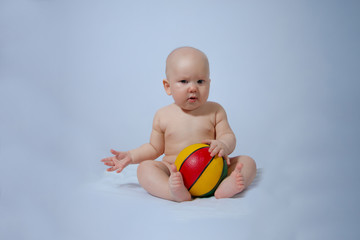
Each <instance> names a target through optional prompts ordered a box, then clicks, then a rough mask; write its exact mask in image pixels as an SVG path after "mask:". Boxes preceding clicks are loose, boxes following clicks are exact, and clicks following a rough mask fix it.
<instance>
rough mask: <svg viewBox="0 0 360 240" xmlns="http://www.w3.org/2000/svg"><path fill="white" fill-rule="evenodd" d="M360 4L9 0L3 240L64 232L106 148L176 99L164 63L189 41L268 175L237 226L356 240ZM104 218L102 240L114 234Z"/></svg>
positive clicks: (125, 139)
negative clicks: (78, 191)
mask: <svg viewBox="0 0 360 240" xmlns="http://www.w3.org/2000/svg"><path fill="white" fill-rule="evenodd" d="M359 11H360V4H359V2H358V1H229V0H227V1H158V0H155V1H115V0H113V1H111V0H105V1H95V0H93V1H81V0H73V1H71V0H65V1H60V0H58V1H56V0H53V1H51V0H48V1H46V0H32V1H31V0H27V1H25V0H22V1H10V0H9V1H6V0H3V1H1V2H0V123H1V125H0V136H1V139H0V140H1V142H0V161H1V162H0V238H1V239H16V238H18V239H21V238H22V237H24V236H26V237H27V239H42V238H47V239H49V238H51V239H54V236H52V235H53V234H55V233H60V232H61V233H62V234H64V230H63V229H62V226H64V224H65V223H64V222H67V221H71V219H72V218H73V217H74V216H73V215H72V214H71V211H69V212H67V214H61V212H62V211H64V209H62V208H61V206H62V207H63V208H65V207H64V206H66V207H69V208H71V200H68V201H69V203H68V204H65V205H64V204H61V203H62V202H64V201H66V200H67V196H68V191H69V189H75V188H76V186H80V184H84V183H91V182H93V181H96V180H97V179H99V177H100V176H101V175H102V174H103V171H104V167H103V166H102V165H101V163H100V162H99V160H100V159H101V158H102V157H105V156H108V155H109V153H108V151H109V149H110V148H115V149H118V150H128V149H132V148H134V147H137V146H139V145H140V144H142V143H144V142H146V141H147V140H148V138H149V134H150V130H151V124H152V118H153V114H154V113H155V111H156V110H157V109H159V108H160V107H162V106H164V105H167V104H170V103H171V102H172V99H171V97H169V96H167V95H166V94H165V92H164V90H163V87H162V79H163V78H164V69H165V59H166V57H167V55H168V53H169V52H170V51H171V50H173V49H174V48H176V47H179V46H184V45H186V46H187V45H190V46H194V47H197V48H199V49H200V50H202V51H204V52H205V53H206V54H207V55H208V58H209V60H210V67H211V79H212V83H211V93H210V98H209V99H210V100H212V101H217V102H219V103H220V104H222V105H223V107H224V108H225V109H226V111H227V113H228V118H229V121H230V124H231V126H232V128H233V130H234V132H235V134H236V135H237V140H238V142H237V149H236V151H235V153H234V154H248V155H250V156H252V157H254V158H255V160H256V161H257V164H258V167H259V168H261V170H262V174H261V175H262V176H261V181H260V183H259V186H258V187H259V191H260V189H261V191H263V193H264V199H263V201H259V205H258V208H257V211H256V212H255V213H253V214H252V215H251V216H247V217H246V218H247V219H244V220H243V222H245V223H247V224H246V225H244V226H243V227H241V226H238V225H237V223H229V224H230V225H228V227H229V228H235V227H239V232H242V233H243V234H244V233H247V234H248V235H250V236H253V237H254V239H256V238H258V239H265V238H266V239H282V238H283V239H296V238H297V239H326V238H327V239H357V238H359V236H360V235H359V228H358V224H359V217H360V213H359V206H358V204H359V200H360V199H359V186H358V185H359V183H360V177H359V174H358V172H359V167H360V163H359V140H360V139H359V134H360V127H359V125H358V124H359V122H360V112H359V103H360V102H359V100H360V97H359V87H360V84H359V80H360V79H359V69H360V46H359V42H360V15H359ZM254 191H256V189H255V190H254ZM106 209H108V210H109V211H113V209H112V208H111V207H108V208H106V207H105V210H106ZM103 210H104V209H102V210H101V211H103ZM84 211H85V210H84ZM94 211H95V210H94ZM99 211H100V210H99ZM95 212H96V211H95ZM95 212H94V217H96V216H95V215H96V214H98V213H96V214H95ZM111 216H113V215H111ZM111 216H107V215H106V214H102V215H100V219H101V220H99V222H101V221H102V220H104V221H105V219H106V221H108V220H109V218H111ZM119 218H121V216H119ZM110 220H113V221H114V222H116V221H117V220H116V218H114V219H110ZM114 226H116V224H115V223H114ZM103 229H105V227H104V228H101V230H100V231H101V233H98V234H99V235H96V234H95V235H94V236H103V237H104V239H105V238H108V239H109V238H111V237H115V236H117V235H116V234H113V233H112V232H106V231H102V230H103ZM89 231H94V232H95V230H94V229H90V230H89ZM98 231H99V230H98ZM68 234H69V235H71V234H70V233H68ZM239 234H240V235H241V233H239ZM65 235H67V234H65ZM90 235H91V234H90Z"/></svg>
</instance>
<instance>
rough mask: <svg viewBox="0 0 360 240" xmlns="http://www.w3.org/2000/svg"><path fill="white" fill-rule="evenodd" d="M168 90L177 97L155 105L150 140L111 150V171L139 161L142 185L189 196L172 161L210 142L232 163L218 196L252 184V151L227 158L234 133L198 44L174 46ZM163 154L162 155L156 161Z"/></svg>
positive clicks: (161, 193)
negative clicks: (212, 92) (213, 95)
mask: <svg viewBox="0 0 360 240" xmlns="http://www.w3.org/2000/svg"><path fill="white" fill-rule="evenodd" d="M166 63H167V66H166V76H167V79H164V80H163V84H164V88H165V91H166V93H167V94H168V95H171V96H172V97H173V99H174V103H173V104H171V105H168V106H166V107H164V108H161V109H160V110H158V111H157V113H156V114H155V117H154V121H153V128H152V132H151V136H150V141H149V143H146V144H144V145H142V146H140V147H139V148H137V149H133V150H131V151H128V152H118V151H115V150H111V153H112V154H113V155H114V156H112V157H108V158H104V159H102V162H104V164H105V165H107V166H109V168H108V171H117V172H121V171H122V170H123V169H124V168H125V167H126V166H127V165H128V164H139V167H138V170H137V174H138V180H139V183H140V184H141V186H142V187H143V188H144V189H145V190H146V191H148V192H149V193H150V194H152V195H154V196H157V197H160V198H164V199H168V200H172V201H176V202H182V201H189V200H191V199H192V198H191V195H190V193H189V192H188V190H187V189H186V187H185V186H184V183H183V179H182V176H181V173H180V172H178V171H177V170H176V167H175V165H174V162H175V159H176V156H177V155H178V154H179V152H180V151H181V150H182V149H184V148H185V147H187V146H189V145H191V144H195V143H206V144H209V145H210V149H209V152H210V155H211V156H215V155H218V156H222V157H224V158H225V159H226V160H227V163H228V165H229V170H228V177H227V178H225V179H224V181H223V182H222V183H221V184H220V185H219V187H218V189H217V190H216V192H215V194H214V195H215V197H216V198H229V197H232V196H234V195H235V194H237V193H240V192H241V191H243V190H244V189H245V188H246V187H247V186H249V185H250V184H251V182H252V180H253V179H254V177H255V175H256V164H255V162H254V160H253V159H252V158H250V157H248V156H237V157H233V158H229V157H228V156H229V154H231V153H232V152H233V150H234V149H235V145H236V139H235V135H234V133H233V131H232V130H231V128H230V125H229V123H228V120H227V116H226V112H225V110H224V109H223V108H222V107H221V106H220V105H219V104H217V103H215V102H209V101H207V98H208V96H209V88H210V78H209V65H208V60H207V58H206V56H205V54H203V53H202V52H201V51H199V50H197V49H194V48H179V49H176V50H174V51H173V52H172V53H171V54H170V55H169V57H168V59H167V62H166ZM161 155H164V157H163V159H162V161H153V160H154V159H156V158H158V157H160V156H161Z"/></svg>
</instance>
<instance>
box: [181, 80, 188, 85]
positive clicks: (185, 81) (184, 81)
mask: <svg viewBox="0 0 360 240" xmlns="http://www.w3.org/2000/svg"><path fill="white" fill-rule="evenodd" d="M179 82H180V83H183V84H185V83H187V80H180V81H179Z"/></svg>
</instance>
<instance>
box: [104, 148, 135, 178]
mask: <svg viewBox="0 0 360 240" xmlns="http://www.w3.org/2000/svg"><path fill="white" fill-rule="evenodd" d="M110 152H111V153H112V154H114V155H115V156H112V157H108V158H104V159H102V160H101V161H102V162H103V163H104V164H105V165H106V166H111V167H110V168H108V169H107V171H109V172H113V171H115V170H116V172H117V173H120V172H121V171H122V170H123V169H124V168H125V167H126V166H127V165H129V164H130V163H131V162H132V160H131V155H130V153H129V152H118V151H115V150H113V149H111V150H110Z"/></svg>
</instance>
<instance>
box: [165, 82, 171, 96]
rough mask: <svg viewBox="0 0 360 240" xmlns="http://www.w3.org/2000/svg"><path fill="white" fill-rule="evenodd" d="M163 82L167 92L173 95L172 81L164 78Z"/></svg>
mask: <svg viewBox="0 0 360 240" xmlns="http://www.w3.org/2000/svg"><path fill="white" fill-rule="evenodd" d="M163 84H164V88H165V92H166V94H167V95H169V96H170V95H171V90H170V82H169V81H168V80H167V79H164V80H163Z"/></svg>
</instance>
